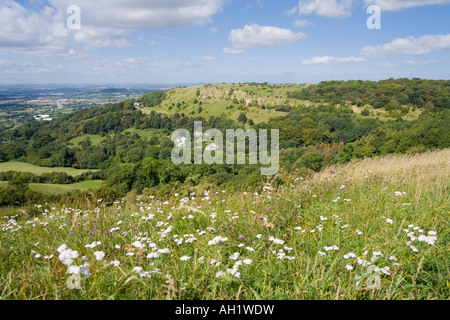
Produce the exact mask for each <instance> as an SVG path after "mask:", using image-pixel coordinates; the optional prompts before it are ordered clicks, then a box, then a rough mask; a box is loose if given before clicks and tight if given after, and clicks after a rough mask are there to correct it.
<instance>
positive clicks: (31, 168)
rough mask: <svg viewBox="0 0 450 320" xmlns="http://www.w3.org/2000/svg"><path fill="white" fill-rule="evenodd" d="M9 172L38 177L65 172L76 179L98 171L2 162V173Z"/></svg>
mask: <svg viewBox="0 0 450 320" xmlns="http://www.w3.org/2000/svg"><path fill="white" fill-rule="evenodd" d="M7 171H17V172H31V173H33V174H36V175H41V174H43V173H52V172H64V173H66V174H67V175H70V176H73V177H76V176H79V175H81V174H83V173H85V172H89V171H96V170H80V169H73V168H47V167H39V166H36V165H33V164H29V163H25V162H16V161H10V162H2V163H0V172H7Z"/></svg>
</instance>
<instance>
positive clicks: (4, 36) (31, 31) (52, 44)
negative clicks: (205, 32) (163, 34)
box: [0, 0, 225, 56]
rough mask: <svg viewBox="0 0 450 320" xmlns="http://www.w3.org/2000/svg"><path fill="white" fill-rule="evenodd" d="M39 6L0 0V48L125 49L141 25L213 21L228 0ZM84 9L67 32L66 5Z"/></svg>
mask: <svg viewBox="0 0 450 320" xmlns="http://www.w3.org/2000/svg"><path fill="white" fill-rule="evenodd" d="M47 4H48V5H47V6H45V7H44V8H43V9H41V10H32V9H27V8H25V7H23V6H22V5H20V4H19V3H18V2H16V1H13V0H2V1H0V16H1V17H2V18H1V24H0V51H3V52H11V53H26V54H35V55H41V56H74V55H75V48H79V47H80V46H81V47H82V48H83V49H91V48H99V47H119V48H121V47H127V46H130V45H131V44H130V43H129V41H128V38H129V36H130V35H131V33H132V32H134V31H136V30H140V29H162V28H169V27H192V26H196V25H205V24H207V23H209V22H210V21H212V17H213V16H214V15H215V14H216V13H218V12H219V11H220V10H221V9H222V7H223V6H224V4H225V0H189V1H187V0H170V1H162V0H133V1H123V0H97V1H91V0H48V2H47ZM71 5H77V6H79V7H80V11H81V29H80V30H68V28H67V27H66V21H67V18H68V14H67V8H68V7H69V6H71Z"/></svg>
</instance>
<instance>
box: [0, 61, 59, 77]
mask: <svg viewBox="0 0 450 320" xmlns="http://www.w3.org/2000/svg"><path fill="white" fill-rule="evenodd" d="M60 68H61V66H52V67H48V66H42V65H37V64H29V63H25V62H22V63H17V62H12V61H3V60H0V73H1V74H9V75H23V74H30V73H34V74H47V73H49V72H50V71H52V70H51V69H53V70H56V69H60Z"/></svg>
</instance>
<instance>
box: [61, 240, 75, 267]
mask: <svg viewBox="0 0 450 320" xmlns="http://www.w3.org/2000/svg"><path fill="white" fill-rule="evenodd" d="M58 252H59V253H60V254H59V260H60V261H62V263H63V264H65V265H67V266H70V265H71V264H72V263H73V259H76V258H78V251H73V250H72V249H68V248H67V246H66V245H65V244H64V245H62V246H60V247H59V248H58Z"/></svg>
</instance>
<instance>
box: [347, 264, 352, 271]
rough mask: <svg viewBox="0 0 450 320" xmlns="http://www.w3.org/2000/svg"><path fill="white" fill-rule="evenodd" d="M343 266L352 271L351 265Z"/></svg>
mask: <svg viewBox="0 0 450 320" xmlns="http://www.w3.org/2000/svg"><path fill="white" fill-rule="evenodd" d="M345 268H347V270H348V271H352V270H353V267H352V266H351V265H346V266H345Z"/></svg>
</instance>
